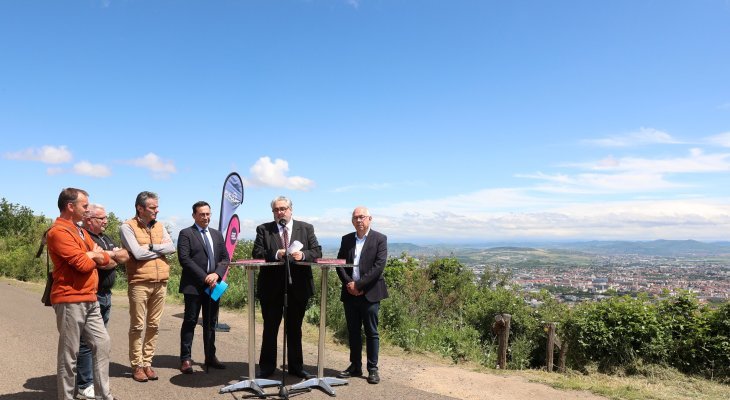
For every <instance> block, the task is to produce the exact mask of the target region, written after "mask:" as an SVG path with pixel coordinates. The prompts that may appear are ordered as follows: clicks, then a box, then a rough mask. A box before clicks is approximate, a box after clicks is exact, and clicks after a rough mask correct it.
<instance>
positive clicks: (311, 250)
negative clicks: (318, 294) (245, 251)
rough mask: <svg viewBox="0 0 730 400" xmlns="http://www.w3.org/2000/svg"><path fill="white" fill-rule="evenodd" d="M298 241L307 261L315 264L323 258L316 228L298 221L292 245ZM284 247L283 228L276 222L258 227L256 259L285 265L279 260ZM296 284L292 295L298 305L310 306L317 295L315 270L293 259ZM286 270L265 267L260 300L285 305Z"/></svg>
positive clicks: (293, 274)
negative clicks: (278, 253) (280, 230)
mask: <svg viewBox="0 0 730 400" xmlns="http://www.w3.org/2000/svg"><path fill="white" fill-rule="evenodd" d="M295 240H298V241H300V242H301V243H302V245H304V247H302V250H301V251H302V253H304V261H306V262H314V260H315V259H317V258H321V257H322V246H320V245H319V242H317V236H315V234H314V227H313V226H312V225H311V224H308V223H306V222H302V221H297V220H294V225H293V226H292V232H291V237H290V238H289V243H293V242H294V241H295ZM283 248H284V244H283V243H282V242H281V236H279V226H278V224H277V223H276V222H275V221H272V222H268V223H265V224H261V225H259V226H257V227H256V239H255V240H254V243H253V251H252V255H253V258H263V259H265V260H266V261H267V262H275V261H283V260H277V259H276V252H277V250H279V249H283ZM289 261H290V264H289V265H290V270H291V278H292V284H291V286H289V290H288V294H289V295H291V296H293V297H294V298H295V299H296V300H297V301H300V302H306V301H307V300H309V298H310V297H311V296H312V294H314V280H313V279H312V267H310V266H308V265H301V264H297V263H296V262H295V261H294V259H292V258H289ZM285 276H286V270H285V268H284V266H273V267H261V269H260V271H259V277H258V286H257V294H256V295H257V297H258V298H259V300H261V301H283V296H284V279H285Z"/></svg>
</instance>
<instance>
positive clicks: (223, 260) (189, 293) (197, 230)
mask: <svg viewBox="0 0 730 400" xmlns="http://www.w3.org/2000/svg"><path fill="white" fill-rule="evenodd" d="M193 219H194V220H195V224H193V225H192V226H190V227H188V228H185V229H183V230H181V231H180V235H179V236H178V239H177V256H178V259H179V260H180V266H182V276H181V277H180V293H182V294H183V295H184V296H185V313H184V315H183V322H182V327H181V328H180V372H182V373H183V374H192V373H193V358H192V355H191V353H192V347H193V336H194V335H195V326H196V325H197V324H198V315H199V314H200V309H201V308H202V309H203V347H204V348H205V365H206V366H208V367H211V368H217V369H225V367H226V366H225V365H224V364H222V363H221V362H220V361H219V360H218V358H217V357H216V356H215V350H216V349H215V324H216V322H217V320H218V302H217V301H215V300H213V299H211V298H210V295H209V294H208V293H206V292H205V289H206V288H210V291H209V292H210V293H212V290H213V288H215V286H216V285H217V284H218V282H220V281H221V279H222V277H223V276H224V275H225V273H226V269H227V268H228V261H229V260H230V257H228V250H227V249H226V245H225V241H224V240H223V235H222V234H221V233H220V232H219V231H217V230H215V229H212V228H210V227H209V226H208V225H209V224H210V205H209V204H208V203H206V202H204V201H199V202H197V203H195V204H193Z"/></svg>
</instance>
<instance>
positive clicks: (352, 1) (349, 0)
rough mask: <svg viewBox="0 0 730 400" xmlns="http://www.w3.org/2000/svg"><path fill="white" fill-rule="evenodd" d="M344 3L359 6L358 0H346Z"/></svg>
mask: <svg viewBox="0 0 730 400" xmlns="http://www.w3.org/2000/svg"><path fill="white" fill-rule="evenodd" d="M346 3H347V5H349V6H351V7H352V8H360V0H346Z"/></svg>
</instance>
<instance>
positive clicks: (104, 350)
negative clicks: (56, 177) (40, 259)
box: [46, 188, 113, 400]
mask: <svg viewBox="0 0 730 400" xmlns="http://www.w3.org/2000/svg"><path fill="white" fill-rule="evenodd" d="M88 196H89V194H88V193H87V192H86V191H84V190H81V189H75V188H66V189H63V190H62V191H61V194H59V196H58V209H59V211H60V212H61V215H60V216H59V217H58V218H56V221H54V223H53V226H51V228H50V229H49V230H48V233H47V234H46V235H47V236H46V237H47V244H48V254H49V256H50V258H51V260H52V261H53V286H52V287H51V303H52V304H53V310H54V311H55V312H56V327H57V328H58V335H59V338H58V356H57V359H56V361H57V375H56V383H57V387H58V392H59V396H58V398H59V399H68V400H70V399H73V398H74V388H75V387H76V378H75V374H74V370H75V368H76V358H77V352H78V348H79V340H80V338H81V337H82V336H83V338H84V341H85V342H86V343H87V344H88V345H89V347H90V348H91V349H92V354H93V358H94V377H95V379H94V392H95V393H96V397H97V398H101V399H104V400H113V397H112V395H111V391H110V389H109V351H110V348H111V347H110V344H109V334H108V333H107V331H106V329H105V328H104V321H103V320H102V318H101V312H100V311H99V302H98V301H97V299H96V290H97V287H98V284H99V276H98V273H97V268H104V267H105V266H106V265H108V264H109V259H110V258H109V254H108V253H107V252H106V251H104V250H103V249H102V248H101V247H99V245H97V244H96V243H95V242H94V241H93V240H92V238H91V236H90V235H89V233H88V232H85V231H84V230H83V229H82V228H80V227H79V226H78V225H77V224H78V223H79V222H81V220H82V219H83V217H84V213H86V210H87V208H88V207H89V197H88Z"/></svg>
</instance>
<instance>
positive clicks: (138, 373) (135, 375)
mask: <svg viewBox="0 0 730 400" xmlns="http://www.w3.org/2000/svg"><path fill="white" fill-rule="evenodd" d="M132 379H134V380H135V381H137V382H147V380H148V378H147V374H145V373H144V368H142V367H134V371H133V372H132Z"/></svg>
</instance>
